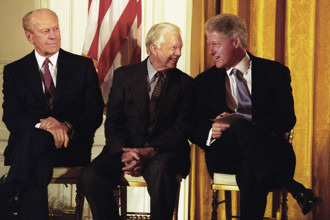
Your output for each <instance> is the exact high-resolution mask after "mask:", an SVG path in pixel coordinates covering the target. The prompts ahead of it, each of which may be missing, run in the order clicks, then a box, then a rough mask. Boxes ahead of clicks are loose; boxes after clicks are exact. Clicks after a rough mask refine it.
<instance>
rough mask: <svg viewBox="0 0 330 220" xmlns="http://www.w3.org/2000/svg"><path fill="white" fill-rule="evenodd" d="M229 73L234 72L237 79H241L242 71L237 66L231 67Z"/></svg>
mask: <svg viewBox="0 0 330 220" xmlns="http://www.w3.org/2000/svg"><path fill="white" fill-rule="evenodd" d="M231 73H232V74H234V75H235V76H236V77H237V78H238V79H242V73H241V72H240V71H239V70H238V69H237V68H233V69H232V70H231Z"/></svg>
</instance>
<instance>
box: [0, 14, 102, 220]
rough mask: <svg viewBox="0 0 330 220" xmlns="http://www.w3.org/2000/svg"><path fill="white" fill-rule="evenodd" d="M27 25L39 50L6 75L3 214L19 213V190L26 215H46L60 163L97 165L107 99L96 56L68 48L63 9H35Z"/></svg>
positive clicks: (1, 216)
mask: <svg viewBox="0 0 330 220" xmlns="http://www.w3.org/2000/svg"><path fill="white" fill-rule="evenodd" d="M23 28H24V31H25V36H26V38H27V40H28V41H29V42H30V43H31V44H33V46H34V50H33V51H32V52H31V53H30V54H28V55H26V56H25V57H23V58H21V59H19V60H17V61H15V62H13V63H10V64H8V65H6V66H5V68H4V74H3V95H4V102H3V121H4V123H5V124H6V126H7V128H8V130H9V132H10V136H9V140H8V146H7V147H6V149H5V153H4V156H5V165H10V169H9V172H8V177H7V178H6V180H5V182H4V183H3V184H1V185H0V219H1V220H7V219H12V218H14V216H13V215H12V213H10V210H9V207H10V205H9V201H10V199H11V198H12V197H14V196H15V195H17V194H18V204H19V208H18V217H19V219H42V220H46V219H49V215H48V191H47V187H48V184H49V182H50V180H51V178H52V174H53V167H54V166H57V167H61V166H69V167H72V166H86V165H88V164H89V163H90V160H91V148H92V145H93V141H94V133H95V130H96V129H97V128H98V127H99V126H100V125H101V123H102V119H103V117H102V116H103V114H102V113H103V108H104V103H103V100H102V95H101V90H100V88H99V85H98V78H97V73H96V70H95V68H94V64H93V61H92V60H91V59H89V58H86V57H83V56H80V55H75V54H72V53H69V52H67V51H64V50H62V49H61V32H60V26H59V21H58V17H57V15H56V13H55V12H53V11H51V10H49V9H37V10H34V11H31V12H29V13H27V14H26V15H25V16H24V17H23Z"/></svg>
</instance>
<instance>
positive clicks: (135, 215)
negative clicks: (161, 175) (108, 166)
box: [115, 175, 182, 220]
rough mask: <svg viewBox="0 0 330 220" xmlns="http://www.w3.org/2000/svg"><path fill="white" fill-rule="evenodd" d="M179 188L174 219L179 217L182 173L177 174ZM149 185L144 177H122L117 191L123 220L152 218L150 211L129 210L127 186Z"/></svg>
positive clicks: (146, 219)
mask: <svg viewBox="0 0 330 220" xmlns="http://www.w3.org/2000/svg"><path fill="white" fill-rule="evenodd" d="M177 180H178V184H179V188H178V192H177V197H176V204H175V209H174V213H173V220H177V219H178V205H179V195H180V183H181V180H182V177H181V176H180V175H178V176H177ZM128 186H129V187H147V186H148V185H147V183H146V182H145V180H144V179H143V177H142V176H141V177H132V176H130V175H125V176H124V177H123V179H122V183H121V184H120V186H118V190H117V192H115V194H116V197H117V198H118V199H117V202H118V206H119V207H120V211H121V218H122V219H123V220H126V219H136V220H138V219H141V220H142V219H143V220H148V219H150V218H151V216H150V213H149V212H128V211H127V187H128Z"/></svg>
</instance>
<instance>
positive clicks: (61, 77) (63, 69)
mask: <svg viewBox="0 0 330 220" xmlns="http://www.w3.org/2000/svg"><path fill="white" fill-rule="evenodd" d="M68 60H70V59H69V58H67V57H66V54H65V51H63V50H62V49H60V51H59V55H58V60H57V78H56V90H55V97H54V107H55V106H56V103H57V102H58V100H60V99H61V98H60V97H61V96H62V95H63V94H64V93H65V88H66V87H67V86H70V85H68V83H69V82H74V81H73V80H71V79H70V78H71V77H72V75H71V74H70V72H71V71H70V68H71V66H70V63H68V62H67V61H68ZM71 86H72V85H71Z"/></svg>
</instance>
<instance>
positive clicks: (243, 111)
mask: <svg viewBox="0 0 330 220" xmlns="http://www.w3.org/2000/svg"><path fill="white" fill-rule="evenodd" d="M232 73H233V74H234V76H235V81H236V97H237V105H238V106H237V110H236V113H238V114H240V115H242V116H243V117H244V118H246V119H248V120H252V102H251V98H250V94H249V91H248V90H247V88H246V86H245V84H244V82H243V80H242V77H241V76H240V71H239V70H238V69H236V68H233V70H232Z"/></svg>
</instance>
